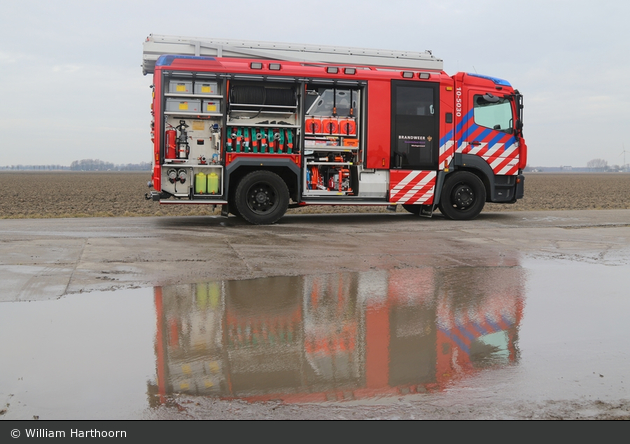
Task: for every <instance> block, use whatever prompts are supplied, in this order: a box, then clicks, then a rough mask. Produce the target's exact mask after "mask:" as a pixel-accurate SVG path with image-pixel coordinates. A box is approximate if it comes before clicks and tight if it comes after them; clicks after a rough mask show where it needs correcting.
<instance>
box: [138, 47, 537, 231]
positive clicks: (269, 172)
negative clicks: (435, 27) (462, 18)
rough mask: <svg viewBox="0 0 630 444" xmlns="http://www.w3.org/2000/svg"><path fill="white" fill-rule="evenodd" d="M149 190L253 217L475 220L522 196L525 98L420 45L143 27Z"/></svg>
mask: <svg viewBox="0 0 630 444" xmlns="http://www.w3.org/2000/svg"><path fill="white" fill-rule="evenodd" d="M143 73H144V74H145V75H146V74H149V73H152V74H153V85H152V88H153V102H152V106H151V113H152V117H153V119H152V122H151V138H152V141H153V172H152V178H151V181H150V182H149V186H150V187H152V188H153V190H151V191H150V192H149V193H147V195H146V197H147V199H152V200H154V201H159V202H160V203H162V204H177V203H179V204H209V205H221V208H222V214H223V215H225V216H227V215H228V214H229V213H232V214H234V215H236V216H239V217H241V218H243V219H244V220H246V221H248V222H250V223H253V224H271V223H275V222H277V221H278V220H279V219H280V218H281V217H282V216H283V215H284V214H285V212H286V211H287V209H288V208H293V207H300V206H306V205H383V206H389V207H391V206H392V205H398V204H400V205H402V206H403V208H405V209H406V210H407V211H409V212H411V213H413V214H416V215H423V216H431V215H432V214H433V211H434V210H435V209H439V211H440V212H441V213H442V214H443V215H444V216H445V217H446V218H449V219H473V218H475V217H477V216H478V215H479V213H480V212H481V211H482V209H483V207H484V204H485V202H496V203H514V202H516V200H517V199H520V198H522V197H523V191H524V177H523V175H522V171H523V169H524V168H525V165H526V161H527V147H526V144H525V141H524V139H523V133H522V128H523V117H522V110H523V99H522V95H521V94H520V93H519V92H518V90H516V89H514V88H513V87H512V86H511V85H510V83H509V82H507V81H505V80H502V79H498V78H494V77H488V76H482V75H477V74H467V73H458V74H456V75H454V76H449V75H447V74H446V73H445V72H444V71H443V70H442V61H441V60H440V59H437V58H436V57H434V56H433V55H432V54H431V53H430V52H429V51H426V52H403V51H384V50H372V49H363V48H349V47H336V46H308V45H294V44H283V43H269V42H255V41H241V40H212V39H195V38H185V37H171V36H156V35H151V36H149V37H148V38H147V40H146V41H145V42H144V51H143Z"/></svg>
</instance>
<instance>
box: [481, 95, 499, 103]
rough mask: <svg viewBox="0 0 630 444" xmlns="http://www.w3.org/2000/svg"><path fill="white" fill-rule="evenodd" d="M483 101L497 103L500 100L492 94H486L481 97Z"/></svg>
mask: <svg viewBox="0 0 630 444" xmlns="http://www.w3.org/2000/svg"><path fill="white" fill-rule="evenodd" d="M483 100H485V101H486V102H488V103H497V102H498V101H499V100H500V99H499V98H498V97H497V96H493V95H492V94H490V93H487V94H484V95H483Z"/></svg>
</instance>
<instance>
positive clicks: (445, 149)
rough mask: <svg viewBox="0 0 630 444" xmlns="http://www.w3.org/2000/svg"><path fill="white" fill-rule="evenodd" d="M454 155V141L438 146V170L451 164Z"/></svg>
mask: <svg viewBox="0 0 630 444" xmlns="http://www.w3.org/2000/svg"><path fill="white" fill-rule="evenodd" d="M454 155H455V141H454V140H449V141H448V142H446V143H445V144H444V145H442V146H440V158H439V169H440V170H443V169H444V168H446V167H448V165H449V164H450V163H451V159H452V158H453V156H454Z"/></svg>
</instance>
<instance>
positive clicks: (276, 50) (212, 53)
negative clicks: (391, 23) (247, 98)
mask: <svg viewBox="0 0 630 444" xmlns="http://www.w3.org/2000/svg"><path fill="white" fill-rule="evenodd" d="M163 54H174V55H190V56H209V57H236V58H247V59H269V60H284V61H293V62H310V63H334V64H342V65H350V66H352V65H367V66H381V67H390V68H411V69H427V70H438V71H441V70H442V69H443V68H442V66H443V62H442V60H441V59H438V58H436V57H434V56H433V54H431V51H424V52H414V51H393V50H385V49H367V48H353V47H345V46H323V45H304V44H296V43H274V42H259V41H254V40H232V39H211V38H197V37H179V36H168V35H154V34H151V35H149V37H147V39H146V41H145V42H144V44H143V49H142V72H143V74H145V75H146V74H148V73H152V72H153V70H154V68H155V62H156V60H157V59H158V57H159V56H161V55H163Z"/></svg>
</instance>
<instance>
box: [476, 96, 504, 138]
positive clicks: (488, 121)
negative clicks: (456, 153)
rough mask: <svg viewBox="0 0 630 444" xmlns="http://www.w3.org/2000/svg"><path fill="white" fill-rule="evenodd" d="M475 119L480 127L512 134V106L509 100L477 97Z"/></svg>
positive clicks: (494, 97)
mask: <svg viewBox="0 0 630 444" xmlns="http://www.w3.org/2000/svg"><path fill="white" fill-rule="evenodd" d="M474 102H475V106H474V119H475V123H476V124H477V125H479V126H483V127H486V128H492V129H495V130H498V131H505V132H506V133H512V131H513V128H514V126H513V122H514V120H513V118H514V117H513V115H512V104H511V102H510V100H509V99H507V98H499V97H496V96H490V97H489V98H486V97H485V96H481V95H479V96H475V99H474Z"/></svg>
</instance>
